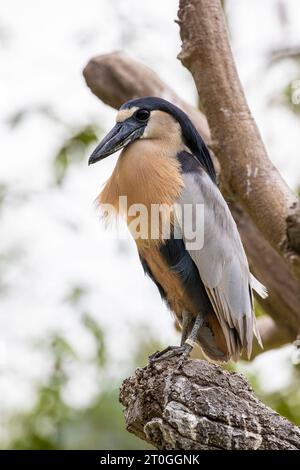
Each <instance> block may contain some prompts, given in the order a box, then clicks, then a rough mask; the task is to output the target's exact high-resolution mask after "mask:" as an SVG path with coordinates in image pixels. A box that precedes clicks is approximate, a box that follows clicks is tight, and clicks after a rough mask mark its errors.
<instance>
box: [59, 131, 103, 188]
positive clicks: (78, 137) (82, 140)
mask: <svg viewBox="0 0 300 470" xmlns="http://www.w3.org/2000/svg"><path fill="white" fill-rule="evenodd" d="M98 132H99V131H98V130H97V129H96V128H95V127H94V126H86V127H84V128H82V129H80V130H79V131H76V132H75V133H74V134H73V135H72V136H71V137H70V138H69V139H67V141H66V142H64V143H63V145H62V146H61V147H60V148H59V149H58V151H57V154H56V155H55V157H54V176H55V182H56V184H57V185H61V184H62V183H63V182H64V179H65V177H66V175H67V172H68V170H69V169H70V167H71V165H74V164H76V163H80V162H81V161H82V160H83V159H84V158H85V157H86V149H87V147H88V146H89V145H91V144H92V143H93V142H96V141H97V140H98V137H97V134H98Z"/></svg>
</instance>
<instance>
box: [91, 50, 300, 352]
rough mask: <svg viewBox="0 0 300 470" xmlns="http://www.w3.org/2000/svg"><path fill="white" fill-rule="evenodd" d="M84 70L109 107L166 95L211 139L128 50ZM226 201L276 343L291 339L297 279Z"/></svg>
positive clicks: (299, 303)
mask: <svg viewBox="0 0 300 470" xmlns="http://www.w3.org/2000/svg"><path fill="white" fill-rule="evenodd" d="M84 76H85V79H86V82H87V84H88V86H89V87H90V88H91V90H92V92H93V93H94V94H95V95H96V96H97V97H98V98H100V99H101V100H102V101H104V103H106V104H108V105H110V106H112V107H114V108H119V107H120V106H121V104H123V103H124V102H125V101H127V100H129V99H132V98H136V97H138V96H146V95H154V96H161V97H164V98H167V99H169V100H170V101H172V102H173V103H176V104H177V105H179V106H180V107H181V108H182V109H184V110H185V111H186V112H187V114H189V116H190V118H191V119H192V120H193V122H194V123H195V125H196V127H197V128H198V130H199V132H200V133H201V135H202V136H203V137H204V138H205V140H206V142H207V143H210V142H211V138H210V134H209V129H208V126H207V122H206V118H205V116H204V115H203V114H202V113H201V112H200V111H198V110H196V109H195V108H193V107H192V106H190V105H188V104H187V103H186V102H185V101H183V100H182V99H180V98H179V97H178V96H177V95H176V93H175V92H174V91H173V90H172V89H171V88H170V87H169V86H168V85H166V84H165V83H164V82H163V81H162V80H160V78H159V77H158V76H157V74H155V72H153V71H152V70H151V69H149V68H148V67H145V66H144V65H143V64H141V63H140V62H137V61H135V60H133V59H131V58H130V57H128V56H127V55H125V54H123V53H121V52H115V53H111V54H105V55H101V56H98V57H95V58H93V59H92V60H91V61H90V62H89V63H88V64H87V66H86V68H85V69H84ZM230 207H231V211H232V213H233V215H234V217H235V219H236V221H237V224H238V227H239V231H240V233H241V236H242V239H243V243H244V246H245V248H246V251H247V255H248V258H249V260H250V264H251V268H252V270H253V272H254V274H256V275H257V277H258V278H259V279H261V280H262V281H263V282H264V283H265V284H266V286H267V288H268V290H269V297H268V299H266V300H264V301H262V305H263V307H264V309H265V311H266V312H267V313H269V314H270V315H271V316H272V318H273V319H274V320H275V322H276V325H277V326H276V325H273V327H272V331H273V334H274V339H275V340H276V341H275V344H276V345H280V344H284V343H286V342H289V341H293V340H294V339H295V337H296V336H297V334H298V329H299V325H300V288H299V283H298V282H297V281H296V279H295V278H294V276H293V275H292V274H291V273H290V271H289V269H288V267H287V265H286V263H285V262H284V260H283V259H282V258H281V257H280V255H279V254H278V253H277V252H276V251H275V250H274V248H272V247H271V246H270V244H269V243H268V242H267V241H266V240H265V239H264V238H263V236H262V235H261V233H260V231H259V230H258V229H257V228H256V227H255V225H254V224H253V222H252V221H251V219H250V217H249V216H248V215H247V214H246V213H245V212H244V211H242V210H241V208H240V207H239V206H238V205H237V204H236V203H234V204H231V206H230ZM262 333H263V343H264V344H265V349H268V345H270V347H271V345H272V341H271V338H270V337H269V336H267V334H266V329H264V330H263V332H262ZM264 336H266V339H267V341H265V338H264ZM278 338H280V342H278ZM256 352H258V351H256Z"/></svg>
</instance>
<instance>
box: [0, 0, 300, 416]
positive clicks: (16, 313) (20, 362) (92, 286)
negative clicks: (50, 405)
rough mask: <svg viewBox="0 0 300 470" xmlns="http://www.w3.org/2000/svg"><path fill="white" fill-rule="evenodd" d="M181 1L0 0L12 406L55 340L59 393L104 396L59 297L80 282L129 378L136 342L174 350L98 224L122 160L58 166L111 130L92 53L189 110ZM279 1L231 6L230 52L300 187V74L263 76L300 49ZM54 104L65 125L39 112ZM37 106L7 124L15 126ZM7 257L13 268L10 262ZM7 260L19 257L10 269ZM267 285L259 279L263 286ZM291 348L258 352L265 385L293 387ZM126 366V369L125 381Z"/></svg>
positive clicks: (4, 326) (19, 402)
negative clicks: (62, 348) (66, 359)
mask: <svg viewBox="0 0 300 470" xmlns="http://www.w3.org/2000/svg"><path fill="white" fill-rule="evenodd" d="M177 3H178V2H177V0H164V1H161V0H160V1H158V0H152V2H141V1H138V0H126V2H124V1H116V0H114V1H110V0H85V1H84V2H81V1H77V2H74V1H71V0H60V1H58V0H51V1H43V2H41V1H38V0H27V1H26V2H24V1H21V0H10V1H8V0H6V1H5V0H2V2H1V4H0V56H1V73H0V110H1V111H0V184H2V185H3V184H4V185H7V186H8V195H7V198H6V204H5V206H4V208H2V211H1V213H0V224H1V231H0V241H1V244H0V267H1V268H2V269H1V276H2V277H1V279H0V281H1V283H0V284H1V285H2V284H4V285H5V286H6V289H5V290H4V291H3V292H2V293H1V291H0V332H1V333H0V335H1V336H0V337H1V343H0V348H1V350H0V352H1V359H0V387H1V391H0V394H1V405H0V406H1V407H2V408H3V409H4V410H6V411H7V410H12V409H16V408H26V407H29V406H30V405H31V404H32V402H33V400H34V396H35V395H34V390H35V386H36V384H37V383H38V382H39V381H43V380H44V379H45V377H47V373H48V371H49V366H50V365H49V357H48V355H47V353H46V352H43V350H42V349H41V348H36V347H35V345H36V344H40V343H43V341H46V339H47V336H48V334H49V332H50V331H60V332H62V333H63V335H65V336H66V338H67V339H68V340H69V341H70V343H71V344H72V346H73V347H74V349H75V350H76V352H77V353H78V355H79V357H80V358H82V362H81V365H80V366H78V367H76V368H73V369H74V370H73V369H72V370H71V371H70V374H71V377H72V380H71V382H70V384H69V386H68V387H67V388H66V393H65V398H66V400H67V401H68V402H69V403H71V404H72V405H74V406H81V405H84V404H86V403H88V402H89V400H91V399H92V397H93V396H94V394H95V393H96V392H97V387H99V380H98V378H97V377H96V376H95V370H94V369H93V368H92V367H90V366H89V365H87V363H88V359H89V357H91V355H92V354H93V351H94V347H95V346H94V343H93V342H92V341H91V338H90V337H89V335H88V334H87V332H86V331H85V330H84V329H83V328H82V326H81V322H80V314H79V313H78V312H77V311H74V308H72V307H71V306H70V305H69V304H68V303H67V302H65V301H64V299H65V298H66V297H67V295H68V293H69V292H70V290H71V289H72V288H73V287H74V286H76V285H78V284H80V285H83V286H86V296H85V297H84V298H83V300H82V302H83V308H84V309H86V310H88V311H89V312H90V313H91V314H92V315H93V317H94V318H95V319H97V321H98V322H99V324H100V325H101V326H102V327H103V329H104V330H105V331H106V332H107V336H108V343H109V351H110V355H111V364H114V365H115V366H114V367H112V370H113V369H114V370H116V371H117V372H116V375H117V376H119V375H120V374H121V375H123V376H124V375H125V374H128V373H129V372H130V370H129V369H128V357H129V356H130V354H132V352H133V351H134V350H135V348H136V347H137V344H138V341H139V339H140V338H137V337H136V336H135V332H134V328H133V326H134V325H135V324H138V325H142V326H143V327H144V329H143V331H142V333H140V334H144V335H146V334H148V335H151V336H154V337H157V338H159V340H160V341H161V342H162V343H163V344H165V345H168V344H170V343H173V344H174V343H176V342H178V335H177V334H176V333H175V332H174V328H173V321H172V318H171V315H170V314H169V313H168V311H167V309H166V307H165V306H164V305H163V304H162V302H161V300H160V297H159V294H158V293H157V290H156V288H155V286H153V285H152V283H151V282H150V280H148V279H146V278H145V277H144V274H143V272H142V269H141V267H140V265H139V261H138V257H137V253H136V249H135V246H134V244H133V242H132V241H131V240H130V239H129V238H128V239H127V240H125V241H122V242H121V243H116V240H115V235H114V232H113V231H110V232H105V231H104V229H103V227H102V226H101V224H100V222H99V220H98V217H97V213H96V212H95V210H94V207H93V201H94V199H95V197H96V196H97V194H98V193H99V191H100V188H101V185H102V183H103V182H104V181H105V180H106V179H107V177H108V176H109V174H110V173H111V171H112V168H113V166H114V164H115V161H116V157H111V158H110V159H107V160H106V161H105V162H103V163H101V164H99V165H95V166H93V167H88V166H87V159H88V155H87V156H86V159H85V160H84V161H83V162H82V163H80V164H78V165H74V166H73V167H72V168H71V169H70V171H69V173H68V176H67V178H66V181H65V183H64V185H63V187H62V188H60V187H57V186H55V185H54V183H53V168H52V166H53V165H52V161H53V158H54V155H55V153H56V151H57V150H58V149H59V147H60V146H61V144H62V143H63V142H64V140H65V139H66V138H68V137H69V136H70V135H72V133H73V132H74V131H76V130H77V129H79V128H80V127H82V126H84V125H86V124H90V123H92V124H97V125H99V127H100V128H101V129H103V131H104V132H106V131H108V130H109V129H110V127H111V126H112V125H113V121H114V115H115V112H114V111H113V110H111V109H110V108H108V107H107V106H105V105H103V104H102V103H101V102H100V101H99V100H97V99H96V98H95V97H94V96H93V95H92V94H91V93H90V91H89V90H88V88H87V87H86V85H85V83H84V79H83V77H82V69H83V67H84V66H85V64H86V63H87V61H88V60H89V59H90V58H91V57H92V56H94V55H97V54H101V53H106V52H110V51H113V50H116V49H125V50H126V51H127V52H128V53H129V54H131V55H132V56H133V57H135V58H137V59H139V60H141V61H143V62H144V63H146V64H147V65H148V66H150V67H152V68H153V69H155V70H156V71H157V72H158V73H159V74H160V76H161V77H162V78H163V79H164V80H166V81H167V82H169V83H171V84H172V86H173V87H174V89H175V90H176V91H177V92H178V93H179V94H180V95H181V96H182V97H184V98H185V99H186V100H188V101H189V102H190V103H196V93H195V89H194V85H193V82H192V80H191V77H190V75H189V73H188V72H187V71H186V70H185V69H184V68H183V67H182V65H181V63H180V62H179V61H178V60H177V59H176V55H177V54H178V53H179V51H180V39H179V34H178V26H177V25H176V24H175V23H174V19H175V18H176V12H177ZM278 3H279V2H277V1H275V0H265V1H264V2H262V1H260V0H251V1H250V0H239V1H237V0H230V1H229V0H228V2H227V11H228V17H229V20H230V28H231V39H232V44H233V50H234V55H235V58H236V61H237V66H238V70H239V74H240V77H241V80H242V83H243V85H244V87H245V92H246V96H247V98H248V101H249V104H250V107H251V110H252V112H253V114H254V117H255V119H256V120H257V123H258V126H259V128H260V131H261V133H262V136H263V139H264V141H265V144H266V146H267V149H268V152H269V155H270V158H271V159H272V160H273V162H274V163H275V164H276V166H277V167H278V168H279V170H280V172H281V173H282V175H283V176H284V178H285V179H286V181H287V182H288V183H289V184H290V185H291V186H292V187H294V188H295V187H296V186H297V185H299V183H300V163H299V155H298V153H299V146H300V134H299V118H297V117H295V115H293V114H292V113H291V112H290V111H289V110H287V109H286V108H284V107H283V106H281V105H280V104H277V105H273V106H270V101H271V100H272V99H273V98H274V97H278V95H279V93H280V92H281V90H282V89H283V88H284V87H285V86H286V85H287V84H288V83H290V82H291V81H292V80H294V79H297V78H299V68H298V67H297V66H296V65H295V63H294V62H293V61H291V60H287V61H285V62H281V63H280V64H278V65H275V66H274V67H272V68H271V69H268V70H267V68H266V61H267V57H268V54H269V52H270V50H273V49H276V48H281V47H283V46H290V45H299V44H300V30H299V20H300V2H299V1H297V0H294V1H292V0H288V1H286V2H285V4H286V5H287V7H288V8H287V15H288V16H287V19H288V22H287V24H285V25H284V24H282V22H280V20H279V16H278V9H277V5H278ZM43 108H47V109H48V110H50V111H51V112H52V113H53V115H55V116H56V118H57V119H53V118H51V116H50V117H49V116H48V115H46V114H45V113H42V112H40V111H39V110H40V109H43ZM23 110H29V111H28V114H27V116H26V117H25V118H24V119H23V120H22V121H21V122H20V123H19V124H18V126H16V127H14V128H11V127H10V126H9V124H8V122H9V119H10V118H11V117H12V116H13V115H15V114H16V113H18V112H20V111H23ZM12 260H13V261H12ZM10 261H11V262H10ZM261 281H262V282H263V279H261ZM290 358H291V348H284V349H283V350H281V351H277V352H275V353H266V354H263V355H261V356H260V357H259V358H258V359H257V360H256V361H254V364H252V365H250V366H247V367H250V368H252V369H251V370H255V372H256V373H257V374H258V375H259V377H260V378H261V379H262V381H263V384H264V386H265V388H266V389H268V390H275V389H277V388H280V387H281V386H282V385H283V384H284V383H286V382H287V381H288V378H289V374H290V368H289V367H288V364H289V363H290V360H291V359H290ZM120 371H121V372H120Z"/></svg>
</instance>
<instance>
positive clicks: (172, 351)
mask: <svg viewBox="0 0 300 470" xmlns="http://www.w3.org/2000/svg"><path fill="white" fill-rule="evenodd" d="M191 350H192V347H191V346H190V345H189V344H186V343H185V344H184V345H183V346H168V347H167V348H165V349H163V350H162V351H156V352H155V353H154V354H151V356H149V362H150V364H153V363H155V362H159V361H163V360H164V359H170V358H171V357H174V356H180V360H179V366H181V365H182V364H183V362H184V361H185V360H186V359H187V358H188V356H189V354H190V352H191Z"/></svg>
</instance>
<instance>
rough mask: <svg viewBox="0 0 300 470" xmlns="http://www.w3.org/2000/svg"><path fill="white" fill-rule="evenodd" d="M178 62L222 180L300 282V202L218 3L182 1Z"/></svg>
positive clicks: (213, 0)
mask: <svg viewBox="0 0 300 470" xmlns="http://www.w3.org/2000/svg"><path fill="white" fill-rule="evenodd" d="M178 17H179V24H180V35H181V39H182V50H181V53H180V54H179V59H180V60H181V62H182V63H183V65H185V66H186V67H187V68H188V69H189V70H190V72H191V73H192V75H193V78H194V81H195V83H196V86H197V90H198V93H199V95H200V97H201V103H202V106H203V109H204V112H205V114H206V116H207V119H208V123H209V127H210V130H211V134H212V140H213V142H214V147H213V148H214V152H215V153H216V156H217V157H218V160H219V162H220V164H221V167H222V177H223V176H224V177H225V179H226V183H227V184H228V185H229V187H230V190H231V191H232V193H233V194H234V196H235V197H236V198H237V199H238V201H239V202H240V203H241V204H242V206H243V208H244V209H245V210H246V212H247V214H249V215H250V217H251V219H252V220H253V221H254V223H255V224H256V226H257V227H258V229H259V230H260V231H261V232H262V233H263V235H264V237H265V238H266V240H268V241H269V242H270V244H271V245H272V246H273V247H274V248H275V249H276V250H277V251H278V253H279V254H280V255H281V256H282V257H283V258H284V259H285V261H286V263H287V265H288V266H289V268H290V269H291V270H292V271H293V272H294V273H295V275H296V276H297V277H298V279H300V256H299V254H300V224H299V218H300V203H299V200H298V198H297V197H296V195H295V194H294V193H293V192H292V191H291V190H290V189H289V187H288V186H287V185H286V183H285V182H284V181H283V179H282V178H281V176H280V174H279V173H278V171H277V169H276V168H275V167H274V165H273V164H272V162H271V161H270V160H269V158H268V156H267V153H266V150H265V147H264V144H263V142H262V139H261V137H260V134H259V131H258V129H257V126H256V124H255V122H254V120H253V117H252V116H251V113H250V110H249V107H248V105H247V102H246V99H245V96H244V93H243V89H242V86H241V83H240V80H239V77H238V74H237V71H236V67H235V63H234V60H233V56H232V52H231V49H230V45H229V41H228V35H227V30H226V25H225V21H224V14H223V11H222V7H221V4H220V1H219V0H180V7H179V12H178Z"/></svg>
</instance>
